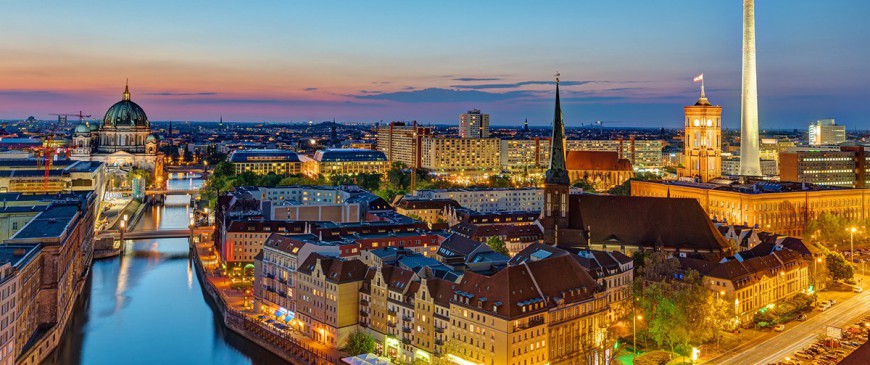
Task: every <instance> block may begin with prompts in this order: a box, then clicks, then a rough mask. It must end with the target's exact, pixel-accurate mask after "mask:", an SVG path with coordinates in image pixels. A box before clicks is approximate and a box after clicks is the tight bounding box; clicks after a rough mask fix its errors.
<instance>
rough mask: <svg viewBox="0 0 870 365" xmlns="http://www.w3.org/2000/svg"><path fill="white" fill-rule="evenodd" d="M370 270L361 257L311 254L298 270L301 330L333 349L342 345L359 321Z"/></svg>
mask: <svg viewBox="0 0 870 365" xmlns="http://www.w3.org/2000/svg"><path fill="white" fill-rule="evenodd" d="M367 272H368V266H366V265H365V264H363V262H362V261H360V260H343V259H339V258H334V257H328V256H322V255H320V254H312V255H310V256H308V258H307V259H306V260H305V262H303V263H302V264H301V265H300V266H299V268H298V269H297V278H298V282H297V288H298V292H297V295H298V298H299V300H297V302H296V310H297V312H296V315H297V318H298V319H299V323H300V330H301V332H302V333H304V334H305V335H306V336H308V337H310V338H312V339H313V340H315V341H317V342H321V343H323V344H326V345H327V346H330V347H332V348H339V347H341V346H343V345H344V343H345V341H346V340H347V336H348V335H350V333H351V332H353V331H354V330H356V329H357V323H359V298H360V295H359V291H360V289H361V288H362V283H363V280H364V279H365V276H366V273H367Z"/></svg>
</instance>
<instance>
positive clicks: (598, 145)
mask: <svg viewBox="0 0 870 365" xmlns="http://www.w3.org/2000/svg"><path fill="white" fill-rule="evenodd" d="M548 145H549V143H548ZM565 145H566V147H567V148H568V151H599V152H616V153H617V154H618V158H619V159H623V158H624V159H627V160H629V161H630V162H631V165H632V166H634V167H635V168H638V169H658V168H661V167H662V149H663V148H664V141H662V140H658V139H655V140H637V139H634V137H630V138H629V139H623V138H619V139H604V140H595V139H584V140H568V141H566V142H565Z"/></svg>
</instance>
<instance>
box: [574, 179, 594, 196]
mask: <svg viewBox="0 0 870 365" xmlns="http://www.w3.org/2000/svg"><path fill="white" fill-rule="evenodd" d="M571 187H572V188H581V189H583V191H584V192H588V193H594V192H595V186H594V185H592V183H591V182H589V180H586V179H579V180H577V181H575V182H574V183H573V184H571Z"/></svg>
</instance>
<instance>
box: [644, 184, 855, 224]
mask: <svg viewBox="0 0 870 365" xmlns="http://www.w3.org/2000/svg"><path fill="white" fill-rule="evenodd" d="M631 195H632V196H648V197H662V198H692V199H695V200H697V201H698V203H700V204H701V207H702V208H703V209H704V211H705V212H706V213H707V214H708V216H709V219H717V220H719V221H727V222H730V223H735V224H743V225H748V226H755V225H756V224H757V225H758V226H759V227H761V228H762V229H764V230H766V231H769V232H773V233H777V234H782V235H788V236H795V237H800V236H802V235H803V233H804V228H805V227H806V224H807V222H809V221H810V220H812V219H815V218H816V217H818V216H819V215H820V214H822V213H825V212H827V213H831V214H834V215H839V216H842V217H846V218H849V219H865V218H866V217H867V216H868V215H867V214H868V207H870V194H868V192H867V190H865V189H840V188H833V187H822V186H818V185H811V184H806V183H789V182H779V183H777V182H769V181H751V182H750V183H748V184H738V183H736V182H733V183H730V184H710V183H708V184H695V183H683V182H667V183H665V182H654V181H636V180H635V181H632V182H631Z"/></svg>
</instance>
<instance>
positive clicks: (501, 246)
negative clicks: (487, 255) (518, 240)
mask: <svg viewBox="0 0 870 365" xmlns="http://www.w3.org/2000/svg"><path fill="white" fill-rule="evenodd" d="M486 245H487V246H489V248H491V249H492V250H493V251H495V252H498V253H500V254H502V255H505V256H510V252H508V249H507V244H505V243H504V241H502V240H501V238H498V237H497V236H492V237H490V238H489V239H488V240H487V241H486Z"/></svg>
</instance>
